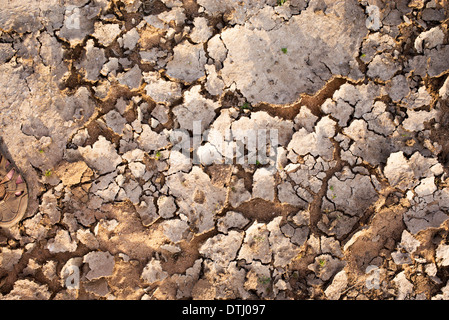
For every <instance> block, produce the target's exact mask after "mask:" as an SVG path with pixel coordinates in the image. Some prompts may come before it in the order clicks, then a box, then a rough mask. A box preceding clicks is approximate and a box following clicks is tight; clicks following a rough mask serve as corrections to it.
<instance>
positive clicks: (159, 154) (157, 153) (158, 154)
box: [155, 151, 162, 160]
mask: <svg viewBox="0 0 449 320" xmlns="http://www.w3.org/2000/svg"><path fill="white" fill-rule="evenodd" d="M161 156H162V154H161V152H160V151H157V152H156V156H155V158H156V160H159V159H160V158H161Z"/></svg>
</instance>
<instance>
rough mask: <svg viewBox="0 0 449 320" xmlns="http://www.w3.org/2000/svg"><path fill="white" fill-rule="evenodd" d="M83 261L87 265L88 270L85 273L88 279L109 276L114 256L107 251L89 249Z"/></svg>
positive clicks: (113, 264) (113, 263) (112, 267)
mask: <svg viewBox="0 0 449 320" xmlns="http://www.w3.org/2000/svg"><path fill="white" fill-rule="evenodd" d="M83 262H84V263H87V264H88V265H89V272H88V273H87V274H86V278H87V279H88V280H89V281H91V280H96V279H100V278H103V277H109V276H111V275H112V273H113V271H114V266H115V262H114V256H112V255H111V254H110V253H109V252H107V251H106V252H103V251H91V252H89V253H88V254H86V255H84V257H83Z"/></svg>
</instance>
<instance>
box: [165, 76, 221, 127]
mask: <svg viewBox="0 0 449 320" xmlns="http://www.w3.org/2000/svg"><path fill="white" fill-rule="evenodd" d="M200 90H201V86H199V85H196V86H193V87H192V88H191V89H190V90H188V91H185V93H184V103H183V104H182V105H179V106H176V107H174V108H173V114H174V115H175V116H176V119H177V120H178V122H179V124H180V126H181V128H182V129H186V130H190V131H192V130H193V123H194V121H200V122H201V123H200V124H201V126H200V127H199V128H201V132H203V131H204V130H205V129H206V128H207V127H208V126H209V124H210V123H211V122H212V120H213V119H214V118H215V109H218V108H219V106H220V105H219V104H218V103H217V102H215V101H213V100H210V99H207V98H204V97H203V96H202V95H201V93H200Z"/></svg>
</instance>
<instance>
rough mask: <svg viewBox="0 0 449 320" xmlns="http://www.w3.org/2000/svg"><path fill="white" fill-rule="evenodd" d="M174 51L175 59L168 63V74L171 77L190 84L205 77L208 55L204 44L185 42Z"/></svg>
mask: <svg viewBox="0 0 449 320" xmlns="http://www.w3.org/2000/svg"><path fill="white" fill-rule="evenodd" d="M173 51H174V53H173V59H172V60H170V61H169V62H168V63H167V74H168V75H169V76H170V77H173V78H177V79H179V80H182V81H185V82H188V83H190V82H193V81H196V80H198V79H199V78H201V77H203V76H204V75H205V72H204V65H205V64H206V53H205V52H204V48H203V45H202V44H197V45H194V44H190V43H189V42H183V43H181V44H178V45H177V46H176V47H175V48H174V49H173Z"/></svg>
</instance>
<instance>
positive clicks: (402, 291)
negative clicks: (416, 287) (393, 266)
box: [393, 271, 413, 300]
mask: <svg viewBox="0 0 449 320" xmlns="http://www.w3.org/2000/svg"><path fill="white" fill-rule="evenodd" d="M393 282H394V283H395V284H396V286H397V288H398V293H397V295H396V300H405V299H407V298H411V294H412V293H413V284H412V283H411V282H410V281H409V280H408V279H407V277H406V276H405V271H402V272H400V273H399V274H398V275H397V276H396V277H394V279H393Z"/></svg>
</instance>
